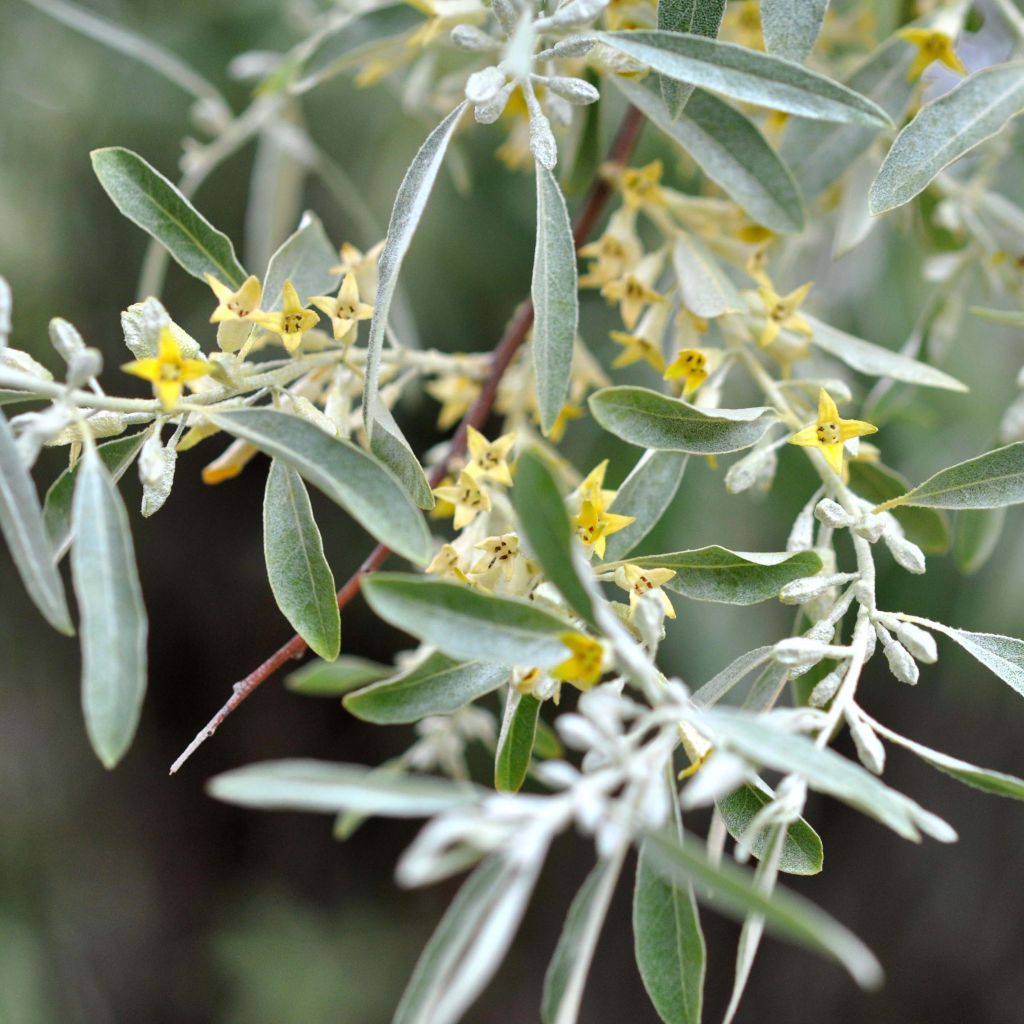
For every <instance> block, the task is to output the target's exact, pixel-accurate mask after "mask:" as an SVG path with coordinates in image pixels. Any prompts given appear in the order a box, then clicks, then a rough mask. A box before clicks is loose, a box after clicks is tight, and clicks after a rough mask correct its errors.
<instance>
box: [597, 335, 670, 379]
mask: <svg viewBox="0 0 1024 1024" xmlns="http://www.w3.org/2000/svg"><path fill="white" fill-rule="evenodd" d="M610 333H611V339H612V341H614V342H615V344H616V345H621V346H622V351H621V352H620V353H619V354H618V355H617V356H616V357H615V359H614V360H613V361H612V367H613V368H615V369H616V370H617V369H619V368H621V367H623V366H632V365H633V363H649V364H650V365H651V366H653V367H654V369H656V370H657V371H658V373H664V372H665V357H664V356H663V355H662V354H661V349H660V348H658V346H657V345H656V344H655V343H654V342H653V341H650V340H649V339H647V338H642V337H640V335H638V334H627V333H626V332H625V331H612V332H610Z"/></svg>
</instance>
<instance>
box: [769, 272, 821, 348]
mask: <svg viewBox="0 0 1024 1024" xmlns="http://www.w3.org/2000/svg"><path fill="white" fill-rule="evenodd" d="M812 284H813V282H812V281H808V282H807V283H806V284H802V285H800V287H799V288H796V289H794V290H793V291H791V292H790V293H789V294H788V295H780V294H779V293H778V292H777V291H776V290H775V288H774V286H773V285H772V283H771V282H770V281H768V280H767V279H766V280H765V283H764V284H763V285H761V286H760V287H759V288H758V289H757V292H758V294H759V295H760V296H761V301H762V302H763V303H764V309H765V312H766V313H767V314H768V320H767V321H766V323H765V325H764V330H763V331H762V332H761V339H760V342H759V343H760V345H761V347H762V348H767V347H768V346H769V345H770V344H771V343H772V342H773V341H774V340H775V339H776V338H777V337H778V336H779V332H780V331H782V330H783V329H785V330H787V331H795V332H796V333H797V334H806V335H807V336H808V337H810V335H811V334H812V333H813V332H812V331H811V325H810V324H809V323H808V322H807V321H806V320H805V319H804V318H803V317H802V316H800V314H799V312H798V310H799V309H800V307H801V305H803V301H804V299H806V298H807V293H808V292H809V291H810V290H811V286H812Z"/></svg>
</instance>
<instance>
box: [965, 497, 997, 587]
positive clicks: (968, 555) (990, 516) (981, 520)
mask: <svg viewBox="0 0 1024 1024" xmlns="http://www.w3.org/2000/svg"><path fill="white" fill-rule="evenodd" d="M1005 522H1006V508H1005V507H1000V508H965V509H961V510H960V511H959V512H957V514H956V525H955V527H954V531H953V559H954V561H955V562H956V566H957V568H958V569H959V570H960V571H961V572H962V573H964V574H965V575H968V576H970V575H973V574H974V573H976V572H978V571H979V570H980V569H981V568H982V566H984V565H985V563H986V562H988V560H989V559H990V558H991V557H992V555H993V553H994V552H995V550H996V547H997V545H998V544H999V538H1000V537H1001V536H1002V535H1003V524H1004V523H1005Z"/></svg>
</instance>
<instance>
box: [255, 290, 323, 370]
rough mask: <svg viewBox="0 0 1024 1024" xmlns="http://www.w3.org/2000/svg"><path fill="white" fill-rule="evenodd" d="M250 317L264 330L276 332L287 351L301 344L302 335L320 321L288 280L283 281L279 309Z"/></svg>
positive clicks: (291, 350)
mask: <svg viewBox="0 0 1024 1024" xmlns="http://www.w3.org/2000/svg"><path fill="white" fill-rule="evenodd" d="M251 319H252V320H253V322H254V323H257V324H259V326H260V327H262V328H263V329H264V330H267V331H270V333H271V334H276V335H277V336H278V337H279V338H280V339H281V344H282V345H284V347H285V348H286V349H287V350H288V351H289V352H295V350H296V349H297V348H298V347H299V346H300V345H301V344H302V336H303V335H304V334H305V333H306V332H307V331H311V330H312V329H313V328H314V327H316V325H317V324H318V323H319V322H320V318H319V317H318V316H317V315H316V313H314V312H313V310H311V309H306V308H305V307H304V306H303V305H302V303H301V302H300V301H299V293H298V292H297V291H296V290H295V285H293V284H292V282H291V281H290V280H288V281H285V283H284V289H283V291H282V303H281V309H280V310H277V311H276V312H273V313H263V312H260V313H254V314H253V315H252V317H251Z"/></svg>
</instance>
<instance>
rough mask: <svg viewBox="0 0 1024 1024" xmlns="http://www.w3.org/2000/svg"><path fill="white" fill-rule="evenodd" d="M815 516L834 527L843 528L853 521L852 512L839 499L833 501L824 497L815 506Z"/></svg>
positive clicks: (821, 521) (820, 521)
mask: <svg viewBox="0 0 1024 1024" xmlns="http://www.w3.org/2000/svg"><path fill="white" fill-rule="evenodd" d="M814 516H815V518H816V519H817V520H818V522H819V523H824V524H825V525H826V526H831V527H832V528H833V529H841V528H842V527H844V526H849V525H850V523H851V522H852V519H851V518H850V513H849V512H847V511H846V509H845V508H843V506H842V505H840V504H839V502H838V501H833V500H832V499H831V498H822V500H821V501H819V502H818V504H817V505H816V506H815V507H814Z"/></svg>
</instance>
